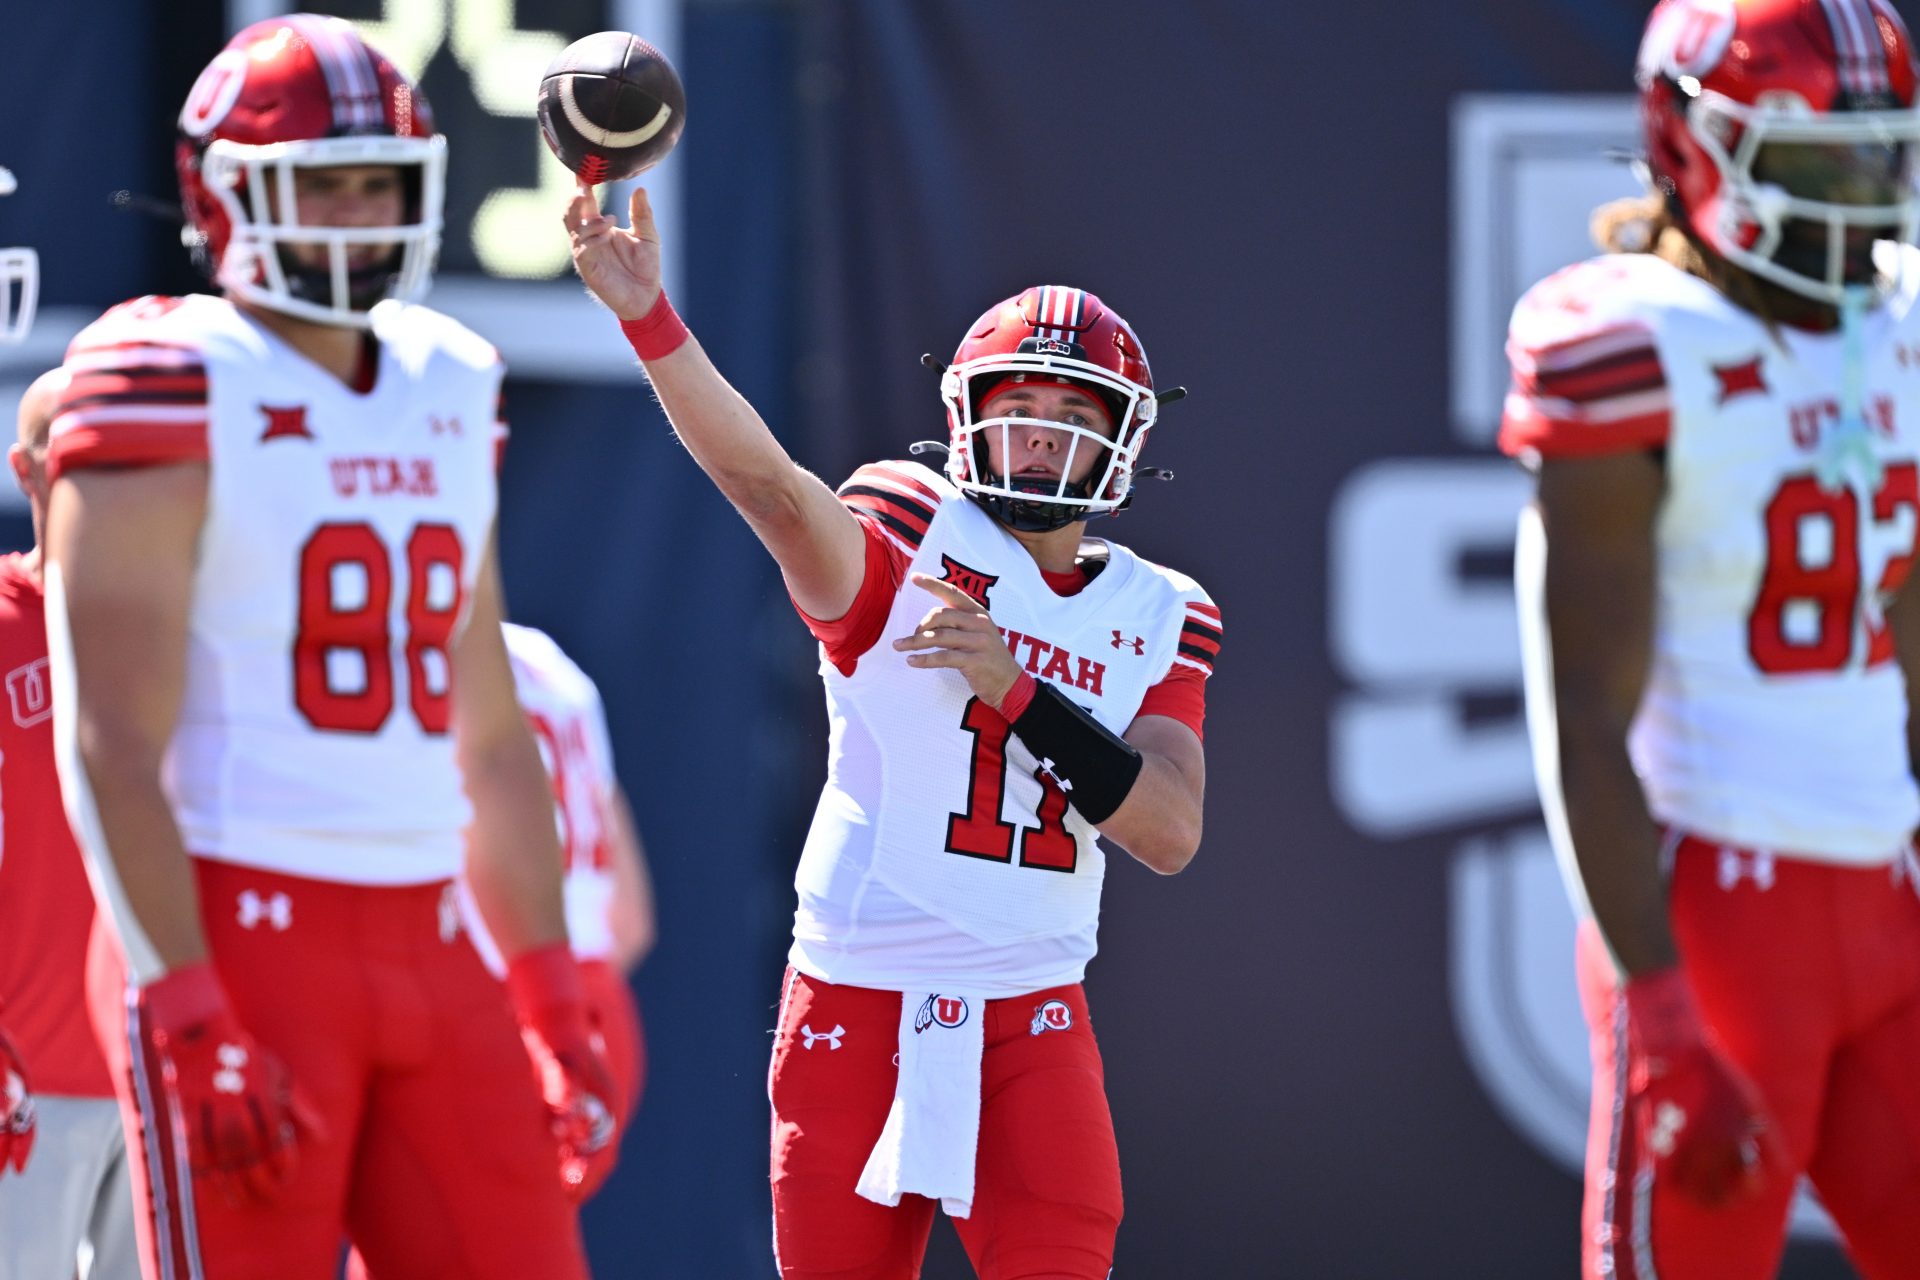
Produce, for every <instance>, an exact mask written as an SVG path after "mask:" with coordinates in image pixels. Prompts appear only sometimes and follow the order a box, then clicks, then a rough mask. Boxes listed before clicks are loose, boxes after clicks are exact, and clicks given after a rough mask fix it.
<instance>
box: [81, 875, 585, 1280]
mask: <svg viewBox="0 0 1920 1280" xmlns="http://www.w3.org/2000/svg"><path fill="white" fill-rule="evenodd" d="M194 870H195V873H196V877H197V880H198V884H199V891H200V911H201V916H202V919H203V921H204V924H205V927H206V931H207V944H208V947H209V949H210V951H211V953H212V958H213V963H214V967H215V968H216V969H217V970H218V971H219V974H220V978H221V981H222V982H223V983H224V984H225V986H226V989H227V992H228V994H229V995H230V996H231V998H232V1000H233V1003H234V1007H235V1009H236V1011H237V1013H238V1015H239V1018H240V1022H241V1024H242V1025H243V1026H245V1027H246V1028H247V1030H248V1031H250V1032H251V1033H252V1034H253V1035H254V1036H255V1037H256V1038H257V1039H258V1040H259V1041H260V1043H261V1044H262V1045H264V1046H265V1047H266V1048H268V1049H269V1050H271V1051H272V1052H273V1053H274V1054H275V1055H277V1056H278V1057H279V1058H280V1059H281V1061H283V1062H284V1063H286V1065H287V1068H288V1070H289V1071H290V1072H291V1073H292V1075H293V1078H294V1079H295V1081H297V1082H298V1084H299V1086H300V1088H301V1089H302V1090H303V1091H304V1093H305V1094H306V1096H307V1097H308V1098H309V1099H310V1100H311V1101H312V1102H313V1103H314V1105H315V1107H316V1109H317V1110H318V1112H319V1114H320V1118H321V1120H322V1122H323V1124H324V1126H325V1136H324V1137H320V1138H316V1139H313V1140H310V1141H307V1142H304V1143H303V1144H302V1145H301V1148H300V1153H299V1154H300V1158H299V1164H298V1166H297V1169H296V1171H295V1172H294V1174H293V1177H292V1180H291V1182H290V1184H289V1185H288V1186H287V1187H286V1188H285V1190H284V1191H283V1192H282V1193H281V1194H280V1196H279V1197H278V1198H276V1199H275V1200H274V1201H273V1202H272V1203H270V1204H266V1205H259V1204H251V1203H230V1202H229V1201H228V1200H227V1198H226V1197H225V1196H224V1195H223V1194H222V1193H221V1191H220V1190H219V1189H218V1188H217V1187H215V1186H213V1185H211V1184H203V1182H202V1180H200V1179H197V1178H185V1179H183V1177H182V1170H183V1169H185V1167H186V1163H185V1161H184V1160H182V1159H180V1155H181V1153H179V1152H177V1151H175V1150H174V1149H173V1134H172V1129H171V1126H170V1125H169V1124H168V1123H167V1122H166V1120H165V1119H164V1118H163V1117H161V1116H157V1115H155V1114H153V1112H154V1108H155V1106H156V1105H160V1099H161V1097H162V1092H161V1090H162V1086H161V1081H160V1078H159V1070H158V1066H157V1063H156V1062H155V1060H154V1058H153V1055H152V1054H151V1052H150V1051H146V1052H142V1051H140V1050H139V1046H138V1044H137V1041H135V1040H133V1039H132V1038H130V1030H131V1023H130V1018H129V1013H128V1000H127V994H128V993H127V988H126V980H125V976H124V970H123V969H122V967H121V959H120V954H119V950H118V946H117V944H116V943H115V942H114V940H113V938H112V936H111V934H110V933H108V932H107V930H106V927H105V925H104V924H99V923H97V924H96V927H95V930H94V936H93V945H92V948H91V950H90V954H89V957H88V999H89V1004H90V1012H91V1013H92V1016H93V1022H94V1029H95V1033H96V1034H97V1035H99V1037H100V1040H101V1047H102V1048H103V1050H104V1051H105V1053H106V1057H107V1064H108V1067H109V1068H110V1070H111V1071H112V1073H113V1077H114V1086H115V1089H116V1090H117V1091H118V1093H119V1096H120V1105H121V1111H122V1115H123V1117H124V1119H125V1122H126V1129H127V1150H128V1163H129V1165H130V1166H131V1168H132V1171H133V1180H134V1203H135V1206H136V1213H135V1226H136V1228H137V1231H138V1234H139V1240H140V1252H141V1266H142V1269H143V1270H144V1272H145V1274H146V1276H147V1277H148V1280H161V1278H162V1277H168V1278H176V1277H177V1278H179V1280H187V1278H189V1277H195V1278H197V1277H203V1276H204V1277H211V1278H212V1280H254V1278H256V1277H257V1278H259V1280H269V1278H270V1280H332V1278H333V1277H334V1276H336V1275H337V1274H338V1272H339V1267H340V1252H341V1247H342V1242H343V1240H345V1239H346V1238H348V1237H351V1239H352V1240H353V1242H354V1244H355V1245H356V1246H357V1247H358V1248H359V1249H360V1250H361V1251H362V1252H363V1253H364V1254H365V1256H366V1259H367V1261H368V1263H369V1264H370V1267H371V1270H372V1272H373V1274H375V1275H376V1276H395V1277H416V1276H417V1277H449V1278H452V1277H460V1278H461V1280H495V1278H497V1280H526V1278H529V1277H536V1278H539V1280H585V1276H586V1264H585V1261H584V1259H583V1255H582V1252H581V1248H580V1239H579V1232H578V1230H577V1229H576V1227H575V1225H574V1215H573V1211H572V1208H571V1207H570V1206H569V1205H568V1203H567V1201H566V1198H565V1196H564V1195H563V1194H562V1192H561V1189H560V1181H559V1177H558V1175H557V1173H556V1166H555V1158H556V1157H555V1148H554V1143H553V1138H552V1135H551V1133H550V1132H549V1130H548V1128H547V1122H546V1116H545V1112H544V1109H543V1107H542V1105H541V1102H540V1097H539V1091H538V1087H537V1085H536V1083H535V1080H534V1076H533V1072H532V1069H531V1067H530V1064H529V1063H528V1060H527V1054H526V1050H525V1048H524V1047H523V1046H522V1045H521V1042H520V1034H519V1030H518V1028H517V1027H516V1026H515V1025H514V1020H513V1015H512V1012H511V1011H510V1009H509V1008H508V1005H507V999H506V994H505V990H504V988H503V987H502V986H501V984H500V983H499V982H498V981H497V980H495V979H494V978H493V976H492V975H491V974H489V973H488V972H487V971H486V969H485V967H484V966H482V965H481V963H480V959H479V957H478V956H477V955H476V954H475V953H474V950H473V947H472V946H471V945H470V944H469V943H468V941H467V940H466V937H465V935H464V934H461V933H458V932H456V930H455V925H456V923H457V920H458V916H457V915H456V914H455V913H454V908H453V905H452V899H451V897H450V896H449V886H448V885H446V884H444V883H441V884H429V885H415V886H407V887H403V888H369V887H363V886H355V885H343V884H331V883H326V882H323V881H316V880H304V879H300V878H297V877H293V876H284V875H276V874H274V873H272V872H266V871H255V870H251V869H249V868H245V867H237V866H230V865H226V864H222V863H217V862H210V861H207V860H204V859H196V860H195V862H194Z"/></svg>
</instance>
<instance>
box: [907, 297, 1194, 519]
mask: <svg viewBox="0 0 1920 1280" xmlns="http://www.w3.org/2000/svg"><path fill="white" fill-rule="evenodd" d="M1029 380H1031V381H1037V382H1055V383H1058V382H1064V383H1070V384H1072V385H1074V386H1078V387H1082V388H1084V389H1086V390H1088V391H1091V392H1092V393H1093V394H1094V395H1096V396H1098V397H1099V399H1100V400H1101V402H1102V403H1103V404H1105V405H1106V406H1107V410H1108V414H1109V416H1110V417H1111V418H1112V420H1113V434H1112V436H1111V437H1108V436H1104V435H1101V434H1100V433H1099V432H1097V431H1095V430H1093V429H1092V428H1090V427H1085V426H1080V425H1077V424H1074V423H1065V422H1062V423H1055V424H1052V425H1054V426H1057V427H1058V428H1059V429H1060V430H1062V431H1065V432H1068V433H1070V436H1071V438H1070V441H1069V452H1068V461H1067V463H1066V465H1065V467H1064V468H1063V472H1062V475H1061V476H1060V478H1059V479H1058V480H1057V481H1053V482H1049V483H1048V484H1046V485H1044V486H1042V487H1040V488H1035V487H1034V486H1033V485H1032V484H1030V483H1028V482H1026V481H1022V480H1019V479H1017V478H1010V477H1007V476H1002V475H996V474H995V473H994V472H993V470H992V468H991V467H990V466H989V465H988V459H987V434H986V433H988V432H992V431H996V430H997V431H999V432H1001V433H1002V440H1003V441H1004V440H1005V438H1006V437H1005V433H1007V432H1009V431H1011V430H1013V429H1014V428H1015V427H1016V426H1017V425H1018V424H1019V423H1022V422H1027V421H1029V420H1028V419H1014V418H985V419H982V418H981V417H980V416H979V414H980V406H981V405H982V404H983V403H984V402H985V400H986V397H987V394H988V393H989V392H991V391H995V390H997V389H999V388H1000V387H1002V386H1003V385H1005V384H1006V383H1008V382H1022V381H1029ZM940 398H941V399H942V400H943V401H945V403H946V406H947V428H948V436H949V442H948V450H947V466H946V471H947V478H948V479H949V480H951V481H953V483H954V484H955V485H956V486H958V487H959V488H960V490H961V492H963V493H965V494H967V495H968V496H969V497H971V498H973V499H974V500H975V501H976V502H979V503H980V504H981V505H982V506H984V507H985V508H986V509H987V510H988V511H989V512H990V513H992V514H993V516H994V517H995V518H997V519H999V520H1000V521H1001V522H1002V523H1005V524H1008V525H1010V526H1012V527H1013V528H1016V529H1054V528H1060V527H1062V526H1064V525H1068V524H1071V523H1073V522H1074V521H1076V520H1085V519H1088V518H1090V517H1092V516H1098V515H1108V514H1110V513H1112V512H1115V511H1118V510H1119V509H1120V508H1121V507H1123V506H1125V505H1126V504H1127V501H1128V498H1129V496H1130V495H1131V494H1132V492H1133V482H1134V478H1135V475H1136V464H1137V462H1138V460H1139V457H1140V450H1141V448H1142V447H1143V446H1144V445H1145V444H1146V442H1147V433H1148V431H1150V430H1151V429H1152V427H1153V423H1154V418H1155V416H1156V414H1157V413H1158V410H1159V403H1158V401H1156V400H1155V399H1154V394H1153V373H1152V371H1151V370H1150V369H1149V368H1148V367H1147V355H1146V352H1145V351H1144V350H1143V349H1142V348H1141V346H1140V339H1139V338H1138V337H1137V336H1135V334H1134V332H1133V326H1131V325H1129V324H1128V323H1127V322H1126V321H1125V320H1124V319H1122V318H1121V317H1120V314H1119V313H1118V312H1116V311H1114V310H1113V309H1112V308H1111V307H1108V306H1107V305H1106V304H1105V303H1103V302H1101V301H1100V299H1099V298H1097V297H1095V296H1094V295H1093V294H1091V293H1088V292H1087V291H1086V290H1084V289H1075V288H1071V287H1069V286H1067V285H1057V284H1054V285H1036V286H1035V287H1034V288H1031V289H1027V290H1025V291H1023V292H1021V293H1017V294H1015V295H1014V296H1013V297H1011V298H1008V299H1006V300H1005V301H1004V302H1000V303H996V304H995V305H994V306H993V307H991V308H989V309H988V311H987V313H986V314H985V315H983V316H981V317H980V318H979V319H978V320H976V321H975V322H974V324H973V327H972V328H971V329H969V330H968V331H967V336H966V337H965V338H964V339H962V340H961V343H960V349H959V350H958V351H956V352H955V353H954V356H953V363H952V364H951V365H949V366H948V367H947V370H946V373H945V374H944V375H943V376H942V378H941V382H940ZM1082 449H1099V450H1102V451H1104V452H1105V454H1106V459H1105V463H1104V465H1102V466H1097V467H1096V468H1095V470H1094V471H1093V472H1092V473H1091V475H1090V476H1089V477H1088V478H1087V479H1086V480H1083V481H1079V482H1074V481H1070V480H1069V479H1068V478H1067V476H1068V475H1069V474H1070V473H1071V472H1072V471H1073V470H1075V466H1074V463H1073V458H1074V456H1075V453H1076V451H1078V450H1082ZM1011 453H1012V450H1011V449H1006V448H1003V449H1002V452H1001V456H1002V457H1008V456H1011Z"/></svg>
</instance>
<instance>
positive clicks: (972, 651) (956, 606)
mask: <svg viewBox="0 0 1920 1280" xmlns="http://www.w3.org/2000/svg"><path fill="white" fill-rule="evenodd" d="M913 585H914V586H916V587H919V588H920V589H921V590H923V591H926V592H928V593H929V594H931V595H932V596H933V598H934V599H936V600H938V601H940V602H941V603H940V604H939V605H937V606H935V607H934V608H932V609H930V610H928V611H927V615H926V616H925V617H923V618H921V619H920V621H919V622H917V623H915V624H914V627H913V632H912V634H910V635H904V636H901V637H900V638H899V639H898V640H895V641H894V642H893V647H894V648H895V649H898V650H900V651H901V652H902V653H905V654H906V655H907V665H908V666H911V667H951V668H953V669H954V670H956V671H958V672H959V673H960V674H961V675H963V676H965V677H966V678H967V687H968V688H970V689H972V690H973V693H974V696H975V697H977V698H979V699H980V701H982V702H984V703H986V704H987V705H988V706H990V707H992V708H994V709H995V710H999V708H1000V704H1001V703H1002V702H1004V701H1005V700H1006V697H1007V694H1008V693H1009V692H1010V691H1011V690H1012V689H1013V686H1014V684H1015V683H1016V682H1017V681H1018V680H1019V679H1020V664H1019V663H1018V662H1017V661H1015V660H1014V657H1013V654H1012V653H1011V652H1009V651H1008V649H1007V642H1006V641H1005V640H1003V639H1002V638H1001V636H1000V629H999V628H998V627H996V626H994V624H993V617H992V616H991V615H990V614H988V612H987V611H986V609H985V608H984V607H983V606H982V605H981V604H980V602H979V601H978V600H975V599H974V598H973V597H972V596H970V595H968V594H967V593H966V592H964V591H962V590H960V588H958V587H956V586H954V585H953V584H952V583H951V582H943V581H941V580H940V579H939V578H936V577H934V576H933V575H932V574H928V573H916V574H914V575H913Z"/></svg>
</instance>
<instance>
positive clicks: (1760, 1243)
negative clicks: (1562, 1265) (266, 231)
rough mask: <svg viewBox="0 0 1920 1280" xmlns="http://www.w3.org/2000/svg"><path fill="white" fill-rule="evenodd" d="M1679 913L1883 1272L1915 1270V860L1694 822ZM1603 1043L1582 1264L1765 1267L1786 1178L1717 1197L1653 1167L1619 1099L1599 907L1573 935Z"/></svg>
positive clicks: (1759, 1067)
mask: <svg viewBox="0 0 1920 1280" xmlns="http://www.w3.org/2000/svg"><path fill="white" fill-rule="evenodd" d="M1668 914H1669V916H1670V917H1671V919H1672V922H1673V929H1674V936H1675V938H1676V940H1677V941H1678V943H1679V947H1680V954H1681V955H1682V957H1684V964H1685V966H1686V972H1687V977H1688V980H1689V981H1690V982H1691V983H1692V984H1693V990H1694V994H1695V996H1696V997H1697V999H1698V1001H1699V1005H1700V1010H1701V1017H1702V1018H1703V1019H1704V1020H1705V1021H1706V1023H1707V1025H1708V1026H1709V1027H1711V1028H1712V1029H1713V1031H1714V1033H1715V1035H1716V1036H1717V1037H1718V1039H1719V1041H1720V1044H1721V1045H1722V1047H1723V1048H1724V1049H1725V1050H1726V1052H1727V1055H1728V1056H1729V1057H1730V1058H1731V1059H1732V1060H1733V1061H1734V1062H1735V1063H1736V1064H1737V1065H1738V1066H1739V1067H1740V1068H1741V1069H1742V1070H1743V1071H1745V1072H1746V1074H1747V1076H1748V1077H1749V1078H1750V1079H1751V1080H1752V1081H1753V1082H1754V1084H1755V1085H1756V1086H1757V1087H1758V1088H1759V1090H1760V1094H1761V1096H1762V1098H1764V1099H1765V1101H1766V1106H1767V1110H1768V1112H1769V1114H1770V1115H1771V1116H1772V1118H1773V1121H1774V1123H1775V1125H1776V1126H1777V1127H1778V1131H1779V1133H1780V1136H1781V1138H1782V1140H1783V1143H1784V1145H1785V1147H1786V1150H1787V1153H1788V1154H1789V1156H1790V1157H1791V1158H1792V1161H1793V1164H1794V1167H1795V1168H1796V1169H1799V1170H1803V1171H1804V1172H1805V1173H1806V1174H1807V1175H1808V1176H1809V1177H1810V1178H1811V1179H1812V1181H1813V1184H1814V1187H1815V1189H1816V1190H1817V1191H1818V1192H1819V1193H1820V1199H1821V1201H1822V1202H1823V1203H1824V1204H1825V1205H1826V1207H1827V1210H1828V1211H1829V1212H1830V1213H1831V1214H1832V1215H1833V1218H1834V1221H1835V1222H1836V1223H1838V1224H1839V1227H1840V1230H1841V1233H1842V1235H1843V1236H1844V1237H1845V1238H1846V1244H1847V1249H1848V1252H1850V1253H1851V1254H1852V1255H1853V1259H1854V1262H1855V1264H1856V1265H1857V1266H1858V1267H1859V1268H1860V1270H1861V1272H1862V1273H1863V1274H1864V1275H1865V1276H1867V1277H1869V1280H1905V1278H1912V1277H1920V894H1917V893H1916V891H1915V885H1914V884H1913V882H1912V875H1911V871H1910V869H1909V868H1908V866H1906V865H1903V864H1898V863H1897V864H1895V865H1894V866H1893V867H1891V868H1889V867H1878V868H1870V869H1869V868H1850V867H1838V866H1832V865H1828V864H1824V863H1817V862H1808V861H1802V860H1795V859H1789V858H1770V857H1767V856H1765V855H1756V854H1753V853H1750V852H1747V851H1744V850H1738V849H1731V848H1723V847H1722V846H1720V845H1717V844H1714V843H1711V842H1709V841H1706V840H1703V839H1699V838H1697V837H1692V836H1689V837H1687V838H1685V839H1683V840H1682V841H1681V842H1680V845H1679V848H1678V849H1677V851H1676V853H1675V857H1674V866H1673V879H1672V883H1671V886H1670V890H1669V903H1668ZM1578 948H1579V949H1578V963H1579V977H1580V996H1581V1003H1582V1005H1583V1007H1584V1008H1585V1010H1586V1014H1587V1021H1588V1028H1589V1031H1590V1033H1591V1041H1592V1050H1593V1065H1594V1075H1593V1114H1592V1119H1591V1122H1590V1124H1589V1128H1588V1141H1587V1178H1586V1202H1585V1206H1584V1209H1583V1212H1582V1214H1581V1227H1582V1248H1581V1274H1582V1275H1583V1276H1584V1277H1586V1280H1600V1278H1601V1277H1608V1278H1609V1280H1653V1278H1654V1277H1656V1276H1657V1277H1659V1280H1709V1278H1710V1280H1766V1278H1767V1277H1771V1276H1772V1275H1773V1274H1774V1273H1775V1271H1776V1270H1777V1269H1778V1267H1779V1264H1780V1257H1781V1253H1782V1251H1783V1250H1784V1248H1785V1245H1786V1223H1787V1208H1788V1204H1789V1202H1790V1200H1791V1198H1792V1195H1793V1190H1794V1188H1793V1185H1792V1183H1791V1180H1789V1179H1785V1178H1782V1179H1780V1180H1779V1185H1777V1186H1773V1187H1770V1188H1769V1189H1768V1190H1767V1192H1766V1193H1765V1194H1764V1195H1761V1196H1759V1197H1757V1198H1755V1199H1753V1200H1750V1201H1746V1202H1744V1203H1742V1204H1739V1205H1735V1206H1732V1207H1728V1208H1722V1209H1706V1208H1702V1207H1701V1206H1699V1205H1698V1204H1696V1203H1694V1202H1693V1201H1691V1200H1689V1199H1688V1198H1687V1197H1686V1196H1684V1195H1682V1194H1681V1193H1680V1192H1679V1191H1677V1190H1675V1189H1673V1188H1672V1187H1671V1186H1670V1185H1669V1184H1668V1183H1667V1182H1665V1181H1663V1180H1661V1179H1660V1178H1657V1177H1655V1176H1654V1173H1655V1169H1654V1165H1653V1162H1652V1160H1651V1158H1650V1153H1648V1152H1646V1151H1644V1150H1642V1149H1641V1144H1640V1143H1639V1142H1638V1140H1637V1137H1636V1134H1635V1126H1634V1125H1633V1123H1632V1119H1631V1117H1630V1116H1629V1115H1628V1114H1627V1108H1626V1107H1625V1106H1624V1098H1625V1090H1626V1076H1625V1073H1626V1051H1625V1036H1626V1014H1625V1009H1624V1006H1623V1004H1622V1002H1621V1000H1620V999H1619V987H1618V977H1617V974H1616V972H1615V969H1614V967H1613V962H1612V960H1611V959H1610V958H1609V957H1608V955H1607V952H1606V948H1605V946H1604V945H1603V944H1602V942H1601V940H1600V934H1599V930H1598V929H1596V928H1595V927H1594V926H1593V925H1592V924H1591V923H1590V922H1589V923H1587V924H1584V925H1583V926H1582V928H1581V934H1580V939H1579V944H1578Z"/></svg>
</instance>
